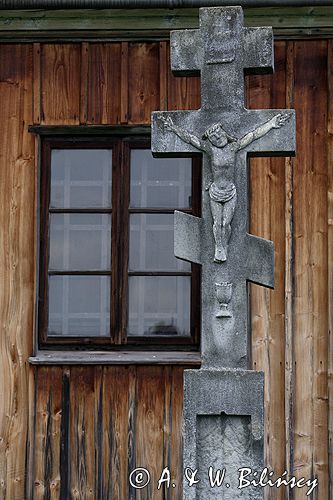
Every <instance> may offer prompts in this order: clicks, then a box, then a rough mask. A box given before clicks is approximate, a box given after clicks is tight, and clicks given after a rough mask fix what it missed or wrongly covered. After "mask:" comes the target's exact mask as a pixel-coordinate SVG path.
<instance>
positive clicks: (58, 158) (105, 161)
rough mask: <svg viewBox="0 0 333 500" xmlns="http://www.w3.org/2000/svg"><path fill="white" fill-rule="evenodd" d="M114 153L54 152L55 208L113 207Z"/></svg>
mask: <svg viewBox="0 0 333 500" xmlns="http://www.w3.org/2000/svg"><path fill="white" fill-rule="evenodd" d="M111 179H112V150H111V149H71V150H70V149H53V150H52V153H51V201H50V206H51V207H52V208H84V207H111Z"/></svg>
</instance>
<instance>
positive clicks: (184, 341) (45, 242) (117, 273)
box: [38, 134, 201, 351]
mask: <svg viewBox="0 0 333 500" xmlns="http://www.w3.org/2000/svg"><path fill="white" fill-rule="evenodd" d="M111 147H112V208H111V209H108V208H105V209H104V208H103V209H99V208H96V209H92V208H91V209H89V208H86V209H85V208H84V209H74V208H73V209H66V208H64V209H54V208H52V209H50V208H49V200H50V190H51V151H52V149H70V150H73V149H110V148H111ZM131 149H150V137H149V136H148V135H146V136H143V137H141V136H135V135H128V134H126V135H119V134H115V135H104V136H95V137H91V136H85V135H81V136H71V137H70V136H67V135H63V136H44V137H41V149H40V151H41V161H40V167H41V170H40V193H39V198H40V227H39V233H40V238H39V285H38V346H39V349H50V350H53V349H57V350H59V349H60V350H63V349H65V350H71V349H76V350H78V349H79V350H91V351H94V350H101V349H102V350H116V351H117V350H118V351H121V350H124V349H126V350H127V351H130V350H133V351H135V350H139V351H143V350H144V351H149V350H161V351H163V350H168V351H172V350H177V351H178V350H180V351H181V350H184V351H185V350H186V351H191V350H196V351H197V350H198V349H199V331H200V266H199V265H196V264H192V266H191V267H192V270H191V273H186V272H176V271H174V272H172V271H170V272H146V273H141V272H140V273H138V272H131V271H129V270H128V256H129V217H130V214H131V213H145V212H146V213H170V214H172V213H173V212H174V209H173V208H171V209H168V208H165V209H163V208H156V209H154V208H147V209H145V208H138V209H136V208H131V207H129V197H130V151H131ZM191 158H192V208H190V209H183V208H179V210H181V211H184V212H188V213H191V214H193V215H196V216H200V207H201V201H200V200H201V155H191ZM50 213H111V214H112V231H111V235H112V236H111V253H112V260H111V270H110V272H109V273H106V272H104V271H102V272H96V271H90V272H89V271H87V272H85V271H68V272H54V271H51V272H49V269H48V260H49V244H50V242H49V218H50V215H49V214H50ZM120 249H121V250H120ZM56 274H57V275H80V276H82V275H110V276H112V279H111V293H110V301H111V304H110V315H111V320H110V336H108V337H97V336H94V337H77V336H76V337H70V336H66V337H65V336H64V337H63V336H60V335H59V336H48V335H47V324H48V276H49V275H56ZM131 275H148V276H154V275H160V276H161V275H162V276H169V275H170V276H177V275H184V276H185V275H190V276H191V335H190V336H177V337H175V336H172V337H171V336H170V337H167V336H155V337H154V336H149V337H148V336H136V335H135V336H134V335H133V336H127V332H126V328H127V316H128V310H127V305H128V277H129V276H131Z"/></svg>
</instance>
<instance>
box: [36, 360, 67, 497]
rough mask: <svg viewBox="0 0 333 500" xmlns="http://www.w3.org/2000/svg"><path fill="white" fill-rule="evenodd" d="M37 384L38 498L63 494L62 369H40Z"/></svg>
mask: <svg viewBox="0 0 333 500" xmlns="http://www.w3.org/2000/svg"><path fill="white" fill-rule="evenodd" d="M37 381H38V383H37V387H36V394H37V399H36V424H35V429H36V431H35V432H36V435H35V447H36V453H35V467H34V468H35V479H34V485H35V491H34V494H35V498H36V500H38V499H44V498H49V499H50V500H51V499H52V500H53V499H54V500H56V499H58V498H59V495H60V441H61V410H62V369H61V368H54V367H52V368H51V367H47V368H46V367H45V368H39V369H38V375H37Z"/></svg>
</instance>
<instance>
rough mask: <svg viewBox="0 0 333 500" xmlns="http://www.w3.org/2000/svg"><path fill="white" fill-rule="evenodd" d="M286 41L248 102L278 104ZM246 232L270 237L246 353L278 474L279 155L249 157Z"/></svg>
mask: <svg viewBox="0 0 333 500" xmlns="http://www.w3.org/2000/svg"><path fill="white" fill-rule="evenodd" d="M285 63H286V44H285V42H277V43H276V44H275V66H276V68H275V74H274V76H272V77H267V76H255V77H251V78H250V79H249V98H250V105H251V106H250V107H253V108H284V107H285V92H286V73H285ZM250 178H251V201H250V207H251V220H250V229H251V232H252V233H254V234H257V235H259V236H262V237H264V238H267V239H270V240H273V241H274V249H275V289H274V291H270V290H268V289H264V288H263V287H258V286H255V285H253V286H251V318H252V358H253V366H254V368H255V369H259V370H264V371H265V410H266V413H265V419H266V420H265V426H266V435H265V436H266V465H267V466H268V467H269V468H270V469H271V470H273V471H274V472H275V474H276V476H279V475H281V474H282V473H283V472H284V470H285V467H286V464H285V446H284V443H285V428H284V422H285V419H284V416H285V406H284V395H285V391H284V368H285V355H284V350H285V344H284V319H285V316H284V312H285V311H284V294H285V280H284V268H285V226H284V224H281V223H280V224H279V223H277V221H284V217H285V159H284V158H273V159H268V158H267V159H251V173H250ZM265 494H266V497H267V498H270V499H282V498H284V491H283V489H282V488H280V489H278V488H273V489H270V491H269V492H267V490H266V492H265Z"/></svg>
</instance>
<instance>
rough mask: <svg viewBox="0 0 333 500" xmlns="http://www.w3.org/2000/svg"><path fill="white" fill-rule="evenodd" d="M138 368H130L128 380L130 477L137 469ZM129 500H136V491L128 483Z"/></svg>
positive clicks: (128, 454)
mask: <svg viewBox="0 0 333 500" xmlns="http://www.w3.org/2000/svg"><path fill="white" fill-rule="evenodd" d="M137 372H138V370H137V368H136V366H131V367H130V368H129V375H128V376H129V380H128V418H127V429H128V438H127V456H128V475H129V476H130V475H131V473H132V472H133V471H134V469H135V468H136V466H137V465H136V437H137V434H136V406H137V404H136V402H137V391H136V386H137ZM127 497H128V500H136V489H135V488H134V487H133V486H132V485H131V483H130V481H128V490H127Z"/></svg>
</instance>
